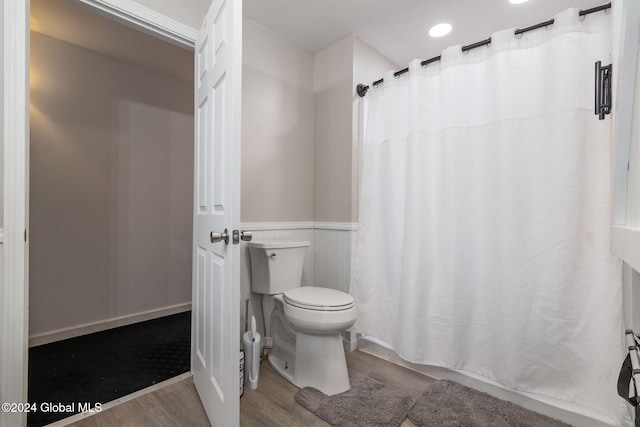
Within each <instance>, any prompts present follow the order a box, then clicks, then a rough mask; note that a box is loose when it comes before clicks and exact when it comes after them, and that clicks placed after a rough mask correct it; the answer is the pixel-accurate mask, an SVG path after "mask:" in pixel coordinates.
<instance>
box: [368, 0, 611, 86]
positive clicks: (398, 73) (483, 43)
mask: <svg viewBox="0 0 640 427" xmlns="http://www.w3.org/2000/svg"><path fill="white" fill-rule="evenodd" d="M610 8H611V3H610V2H609V3H607V4H603V5H602V6H597V7H592V8H591V9H584V10H580V11H579V12H578V16H585V15H588V14H590V13H594V12H600V11H601V10H607V9H610ZM554 22H555V19H549V20H548V21H544V22H541V23H539V24H536V25H532V26H530V27H525V28H517V29H516V30H515V31H514V36H518V35H520V34H524V33H526V32H528V31H533V30H537V29H538V28H543V27H548V26H550V25H553V23H554ZM489 44H491V37H489V38H488V39H485V40H481V41H479V42H476V43H472V44H468V45H466V46H462V48H461V50H462V51H463V52H468V51H470V50H471V49H475V48H478V47H481V46H487V45H489ZM439 60H440V55H438V56H434V57H433V58H431V59H427V60H425V61H422V62H421V63H420V65H422V66H423V67H424V66H426V65H428V64H431V63H432V62H436V61H439ZM408 72H409V67H407V68H403V69H402V70H400V71H396V72H395V73H393V76H394V77H399V76H401V75H403V74H405V73H408ZM383 82H384V78H382V79H380V80H376V81H375V82H373V83H372V84H371V85H372V86H373V87H376V86H378V85H379V84H381V83H383ZM368 91H369V85H363V84H362V83H360V84H358V86H356V92H357V93H358V95H359V96H360V97H361V98H362V97H364V96H365V95H366V94H367V92H368Z"/></svg>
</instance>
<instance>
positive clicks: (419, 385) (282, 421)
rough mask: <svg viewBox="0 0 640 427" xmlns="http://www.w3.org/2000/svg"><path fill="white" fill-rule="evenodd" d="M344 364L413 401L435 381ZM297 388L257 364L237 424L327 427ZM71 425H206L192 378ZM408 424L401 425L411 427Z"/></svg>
mask: <svg viewBox="0 0 640 427" xmlns="http://www.w3.org/2000/svg"><path fill="white" fill-rule="evenodd" d="M347 365H348V366H349V368H350V369H353V370H355V371H356V372H358V373H361V374H365V375H369V376H370V377H372V378H375V379H377V380H380V381H384V382H387V383H389V384H392V385H394V386H396V387H398V388H400V389H403V390H404V391H406V392H407V393H409V394H411V395H413V396H414V397H415V398H418V397H419V396H420V395H421V394H422V393H423V392H424V391H425V390H426V389H427V387H429V384H431V383H432V382H433V381H435V380H434V379H432V378H430V377H427V376H425V375H423V374H421V373H419V372H415V371H412V370H410V369H407V368H404V367H402V366H399V365H396V364H394V363H391V362H389V361H387V360H384V359H381V358H378V357H376V356H373V355H370V354H368V353H365V352H362V351H355V352H353V353H347ZM296 391H298V388H297V387H296V386H294V385H293V384H291V383H289V382H288V381H287V380H285V379H284V378H282V377H281V376H280V375H278V374H277V373H276V372H275V371H274V370H273V369H272V368H271V365H270V364H269V363H268V362H263V363H262V364H261V365H260V382H259V385H258V388H257V389H256V390H249V389H245V393H244V396H243V397H242V399H240V425H241V426H246V427H252V426H278V427H288V426H290V427H299V426H305V427H306V426H311V427H312V426H328V425H329V424H327V423H325V422H324V421H322V420H321V419H320V418H318V417H316V416H315V415H313V414H312V413H311V412H309V411H307V410H306V409H304V408H303V407H302V406H300V405H298V404H297V403H296V402H295V400H294V397H293V396H294V395H295V393H296ZM70 425H71V426H74V427H116V426H117V427H122V426H124V427H138V426H158V427H165V426H166V427H169V426H181V427H182V426H193V427H198V426H208V425H209V422H208V421H207V417H206V415H205V412H204V408H203V407H202V404H201V403H200V399H199V398H198V395H197V393H196V390H195V387H194V385H193V381H192V380H191V378H187V379H184V380H182V381H180V382H176V383H174V384H170V385H168V386H166V387H163V388H161V389H159V390H156V391H154V392H151V393H149V394H146V395H143V396H140V397H138V398H136V399H134V400H131V401H129V402H126V403H123V404H121V405H118V406H116V407H113V408H110V409H107V410H104V411H103V412H101V413H99V414H96V415H93V416H90V417H87V418H85V419H83V420H80V421H78V422H75V423H73V424H70ZM413 426H414V424H413V423H412V422H410V421H409V420H405V421H404V423H402V427H413Z"/></svg>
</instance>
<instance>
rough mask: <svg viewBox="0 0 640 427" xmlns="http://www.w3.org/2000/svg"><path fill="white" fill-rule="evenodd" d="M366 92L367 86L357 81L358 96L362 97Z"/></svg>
mask: <svg viewBox="0 0 640 427" xmlns="http://www.w3.org/2000/svg"><path fill="white" fill-rule="evenodd" d="M367 92H369V86H366V85H363V84H362V83H358V86H356V93H357V94H358V96H359V97H360V98H363V97H364V96H365V95H366V94H367Z"/></svg>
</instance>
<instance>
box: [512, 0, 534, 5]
mask: <svg viewBox="0 0 640 427" xmlns="http://www.w3.org/2000/svg"><path fill="white" fill-rule="evenodd" d="M528 1H529V0H509V3H511V4H521V3H526V2H528Z"/></svg>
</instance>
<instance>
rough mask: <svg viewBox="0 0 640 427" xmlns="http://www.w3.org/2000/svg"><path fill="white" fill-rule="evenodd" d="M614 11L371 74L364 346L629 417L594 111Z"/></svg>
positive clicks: (517, 394) (360, 295)
mask: <svg viewBox="0 0 640 427" xmlns="http://www.w3.org/2000/svg"><path fill="white" fill-rule="evenodd" d="M609 8H610V4H609V5H604V6H601V7H596V8H593V9H591V10H578V9H568V10H566V11H564V12H562V13H560V14H557V15H556V16H554V17H553V19H551V20H549V21H546V22H542V23H540V24H537V25H532V26H531V27H528V28H520V29H510V30H505V31H500V32H497V33H494V34H492V35H491V37H490V38H487V39H486V40H482V41H480V42H477V43H473V44H470V45H464V46H460V45H458V46H453V47H450V48H448V49H445V50H444V51H443V52H442V53H441V55H439V56H437V57H435V58H432V59H428V60H425V61H420V60H414V61H413V62H412V63H411V64H409V66H408V67H407V68H406V69H402V70H400V71H396V72H389V73H387V74H386V75H383V76H379V77H382V78H380V79H378V80H376V81H373V80H370V81H369V82H366V81H362V82H359V83H361V84H359V85H358V95H359V96H360V97H361V98H360V100H359V101H357V102H359V105H358V108H359V111H360V114H361V122H362V124H361V126H362V129H361V158H360V162H361V163H360V168H361V169H360V199H359V218H358V231H357V238H356V243H355V249H354V255H353V261H352V269H351V271H352V276H351V284H350V292H351V294H352V295H353V297H354V300H355V305H356V308H357V310H358V320H357V321H356V324H355V325H354V327H353V328H352V331H354V332H357V333H359V334H361V339H360V347H361V348H365V349H370V350H371V351H373V352H377V353H382V354H384V355H386V356H388V357H392V358H396V359H398V360H400V361H401V362H402V363H405V364H409V365H411V366H412V367H414V368H416V369H420V370H424V371H426V372H429V373H431V374H433V375H435V376H439V377H449V378H453V379H456V380H457V381H459V382H463V383H466V384H468V385H471V386H473V387H476V388H480V389H484V390H485V391H489V392H491V393H492V394H496V395H498V396H500V397H502V398H507V399H510V400H515V401H516V403H519V404H522V405H524V406H529V407H530V408H531V409H536V407H537V408H538V410H539V409H540V407H541V406H545V405H549V407H555V408H556V409H557V410H559V411H567V412H571V413H573V414H574V415H575V414H577V415H576V416H577V417H578V418H573V420H574V422H576V423H578V424H579V425H602V424H605V425H626V424H629V423H630V416H629V413H628V410H627V408H626V407H625V402H624V401H623V400H622V399H620V398H619V397H618V395H617V392H616V380H617V377H618V371H619V368H620V363H621V362H622V360H623V359H624V355H625V352H626V346H625V345H624V326H623V325H624V321H623V311H622V300H623V298H622V272H621V264H622V263H621V261H620V259H619V258H618V257H617V256H615V255H614V254H613V253H612V252H611V249H610V244H611V243H610V242H611V236H610V233H611V224H612V218H611V215H612V214H611V200H612V198H611V188H612V187H611V182H610V175H611V167H612V166H611V165H612V155H611V152H612V148H611V147H612V142H611V141H612V137H611V131H612V125H611V122H612V121H611V118H610V116H607V113H608V112H607V111H606V106H605V109H604V110H596V111H595V112H596V113H597V114H594V90H595V87H596V83H597V82H596V80H597V79H598V75H595V76H594V67H595V65H594V64H595V63H596V62H598V61H600V65H601V68H602V66H605V64H609V63H611V62H612V51H611V49H612V48H611V46H612V39H611V37H612V29H611V25H612V22H611V21H612V19H611V18H612V17H611V13H610V10H609ZM532 24H534V23H532ZM609 70H610V69H609ZM605 73H606V71H605ZM606 78H607V77H606V76H605V79H606ZM371 81H373V83H371ZM604 90H605V91H606V90H608V89H606V88H605V89H604ZM605 95H607V96H608V95H609V94H608V93H607V94H605ZM605 101H606V100H605ZM595 108H597V106H596V107H595ZM507 390H508V391H509V392H507ZM548 411H549V410H548V409H547V412H548ZM556 415H557V414H556ZM558 417H559V418H563V416H562V415H560V416H558ZM580 417H584V418H582V419H581V418H580ZM564 418H565V419H567V417H566V416H564ZM576 420H577V421H576Z"/></svg>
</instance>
